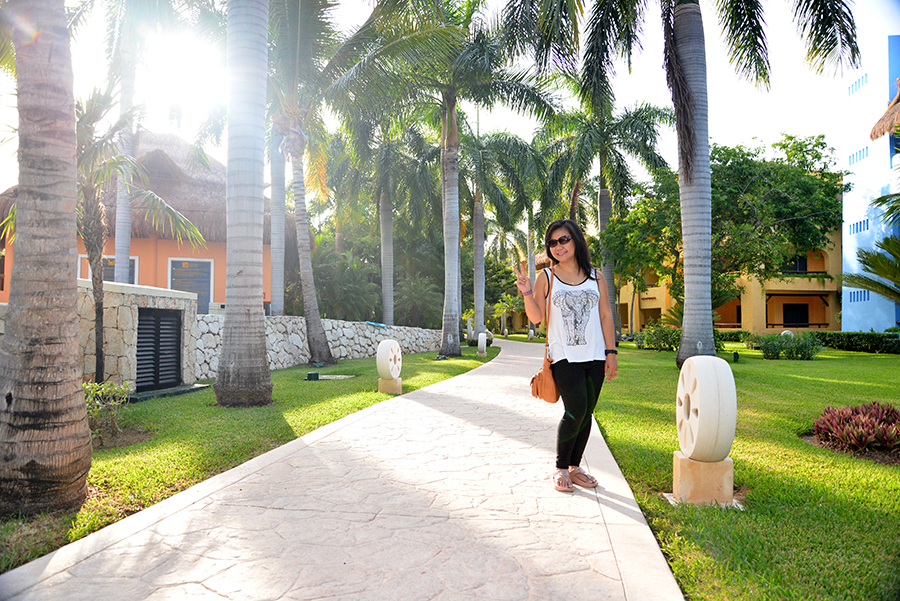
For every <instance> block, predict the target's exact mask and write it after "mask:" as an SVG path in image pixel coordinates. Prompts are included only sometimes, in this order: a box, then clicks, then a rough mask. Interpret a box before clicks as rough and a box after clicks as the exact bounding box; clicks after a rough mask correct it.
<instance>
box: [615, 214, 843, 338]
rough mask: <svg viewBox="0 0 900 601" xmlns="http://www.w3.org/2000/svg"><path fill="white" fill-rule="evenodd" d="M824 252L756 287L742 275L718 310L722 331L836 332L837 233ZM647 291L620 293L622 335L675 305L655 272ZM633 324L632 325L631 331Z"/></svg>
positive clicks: (807, 256) (629, 288) (813, 253)
mask: <svg viewBox="0 0 900 601" xmlns="http://www.w3.org/2000/svg"><path fill="white" fill-rule="evenodd" d="M829 239H830V244H829V245H828V249H827V250H816V251H810V252H807V253H805V255H799V256H798V257H796V258H795V259H794V261H793V264H792V266H791V269H790V270H789V271H786V272H785V273H784V275H783V276H782V277H779V278H773V279H770V280H766V281H765V282H763V283H760V282H759V281H757V280H756V279H754V278H748V277H744V276H742V277H740V278H738V280H737V283H738V284H739V285H740V286H741V287H742V288H743V293H742V294H741V297H740V298H738V299H735V300H733V301H731V302H729V303H726V304H725V305H723V306H721V307H719V308H718V309H716V312H717V313H718V314H719V317H720V318H719V320H718V321H717V322H716V327H717V328H719V329H721V330H729V329H732V330H744V331H747V332H753V333H754V334H768V333H772V332H781V331H784V330H786V329H790V330H801V331H802V330H840V329H841V323H840V321H839V320H838V314H839V313H840V311H841V307H840V287H839V285H838V277H837V276H839V275H840V274H841V232H840V230H839V231H837V232H834V233H833V234H832V235H831V236H829ZM645 283H646V284H647V286H648V288H647V291H646V292H640V293H637V294H634V290H633V287H632V286H631V285H628V286H625V287H623V288H621V289H620V291H619V314H620V316H621V319H622V332H631V331H633V332H639V331H641V330H642V329H643V328H644V327H645V326H646V325H647V324H649V323H650V322H653V321H657V320H659V319H660V318H661V317H662V316H663V315H664V314H665V312H666V311H667V310H668V309H669V308H670V307H671V306H672V305H673V304H674V299H673V298H672V297H671V296H670V295H669V293H668V291H667V290H666V287H665V285H664V283H662V282H660V281H659V277H658V276H657V275H656V274H655V273H649V272H648V273H646V274H645ZM632 322H633V323H634V327H633V328H632V327H631V324H632Z"/></svg>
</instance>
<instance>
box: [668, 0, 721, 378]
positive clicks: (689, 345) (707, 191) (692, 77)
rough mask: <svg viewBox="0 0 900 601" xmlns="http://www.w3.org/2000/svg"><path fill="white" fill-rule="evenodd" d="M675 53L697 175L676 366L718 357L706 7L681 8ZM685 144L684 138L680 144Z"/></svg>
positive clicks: (687, 211)
mask: <svg viewBox="0 0 900 601" xmlns="http://www.w3.org/2000/svg"><path fill="white" fill-rule="evenodd" d="M674 39H675V50H676V53H677V56H678V61H679V62H680V63H681V65H682V66H683V67H684V73H685V77H686V80H687V84H688V87H689V89H690V94H691V97H692V99H693V106H692V107H691V114H692V120H693V130H694V142H695V143H694V153H693V176H692V177H691V176H690V175H689V174H687V173H685V171H686V170H685V169H684V168H682V169H679V172H678V185H679V188H680V190H681V231H682V240H683V254H684V321H683V324H682V328H681V344H680V345H679V347H678V354H677V356H676V359H675V361H676V363H677V365H678V366H679V367H681V365H682V364H683V363H684V362H685V361H686V360H687V359H688V358H689V357H693V356H694V355H715V354H716V348H715V343H714V341H713V321H712V298H711V277H712V271H711V264H710V262H711V260H710V255H711V248H710V245H711V238H712V225H711V220H712V208H711V207H712V191H711V186H710V165H709V107H708V104H707V92H706V82H707V80H706V43H705V40H704V37H703V19H702V17H701V14H700V6H699V5H697V4H682V5H679V6H676V7H675V17H674ZM681 143H682V140H681V139H680V138H679V144H681Z"/></svg>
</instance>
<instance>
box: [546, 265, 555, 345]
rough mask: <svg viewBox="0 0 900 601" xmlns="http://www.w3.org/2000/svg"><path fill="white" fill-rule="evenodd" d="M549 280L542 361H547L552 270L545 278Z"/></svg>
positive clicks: (551, 269)
mask: <svg viewBox="0 0 900 601" xmlns="http://www.w3.org/2000/svg"><path fill="white" fill-rule="evenodd" d="M547 279H549V280H550V287H549V288H548V289H547V299H546V302H545V304H544V313H545V315H546V316H547V319H546V323H547V336H546V337H545V338H544V361H546V360H547V353H548V351H549V349H548V345H549V344H550V295H551V294H552V293H553V279H554V273H553V268H552V267H551V268H550V276H549V277H548V278H547Z"/></svg>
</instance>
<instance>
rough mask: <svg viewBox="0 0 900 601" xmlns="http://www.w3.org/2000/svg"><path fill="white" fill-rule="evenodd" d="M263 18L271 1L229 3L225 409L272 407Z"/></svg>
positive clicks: (221, 395) (221, 382) (219, 382)
mask: <svg viewBox="0 0 900 601" xmlns="http://www.w3.org/2000/svg"><path fill="white" fill-rule="evenodd" d="M268 16H269V2H268V0H229V2H228V167H227V168H228V182H227V188H226V192H225V195H226V206H227V208H226V211H227V214H228V226H227V240H228V245H227V248H228V251H227V252H228V256H227V259H226V262H227V270H226V274H225V325H224V329H223V332H222V353H221V356H220V357H219V371H218V373H217V374H216V382H215V384H214V385H213V388H214V390H215V393H216V400H217V402H218V403H219V404H220V405H224V406H247V405H267V404H269V403H271V402H272V378H271V376H270V374H269V361H268V357H267V354H266V323H265V315H264V313H263V295H262V291H263V266H262V253H263V169H264V163H265V124H266V85H265V84H266V82H265V78H266V53H267V50H268V47H267V43H268ZM298 237H300V236H298Z"/></svg>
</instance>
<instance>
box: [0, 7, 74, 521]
mask: <svg viewBox="0 0 900 601" xmlns="http://www.w3.org/2000/svg"><path fill="white" fill-rule="evenodd" d="M3 12H4V13H6V15H7V16H9V17H12V18H11V22H12V23H14V27H15V31H14V45H15V52H16V73H17V78H16V79H17V98H18V108H19V131H18V133H19V210H18V218H19V241H18V244H17V248H16V251H17V252H16V262H15V265H14V266H13V271H12V276H11V279H10V286H11V290H10V297H9V312H8V314H7V319H6V333H5V335H4V336H3V340H2V342H0V395H2V396H3V397H4V401H3V402H0V514H15V513H24V514H35V513H39V512H42V511H53V510H60V509H72V508H75V507H78V506H80V505H81V503H82V502H83V501H84V499H85V496H86V494H87V474H88V471H89V470H90V467H91V432H90V429H89V428H88V423H87V412H86V406H85V404H84V392H83V390H82V388H81V367H80V359H79V353H80V351H79V348H78V315H77V312H76V300H77V287H76V285H75V268H76V264H75V262H76V258H77V253H76V250H75V240H76V239H75V232H76V223H75V205H76V194H75V175H76V156H75V150H76V141H75V100H74V95H73V92H72V86H73V78H72V57H71V53H70V48H69V34H68V30H67V29H66V11H65V3H64V1H63V0H28V1H26V2H22V1H18V0H17V1H15V2H9V3H7V4H6V5H5V6H4V7H3ZM35 31H39V32H41V35H34V32H35Z"/></svg>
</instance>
